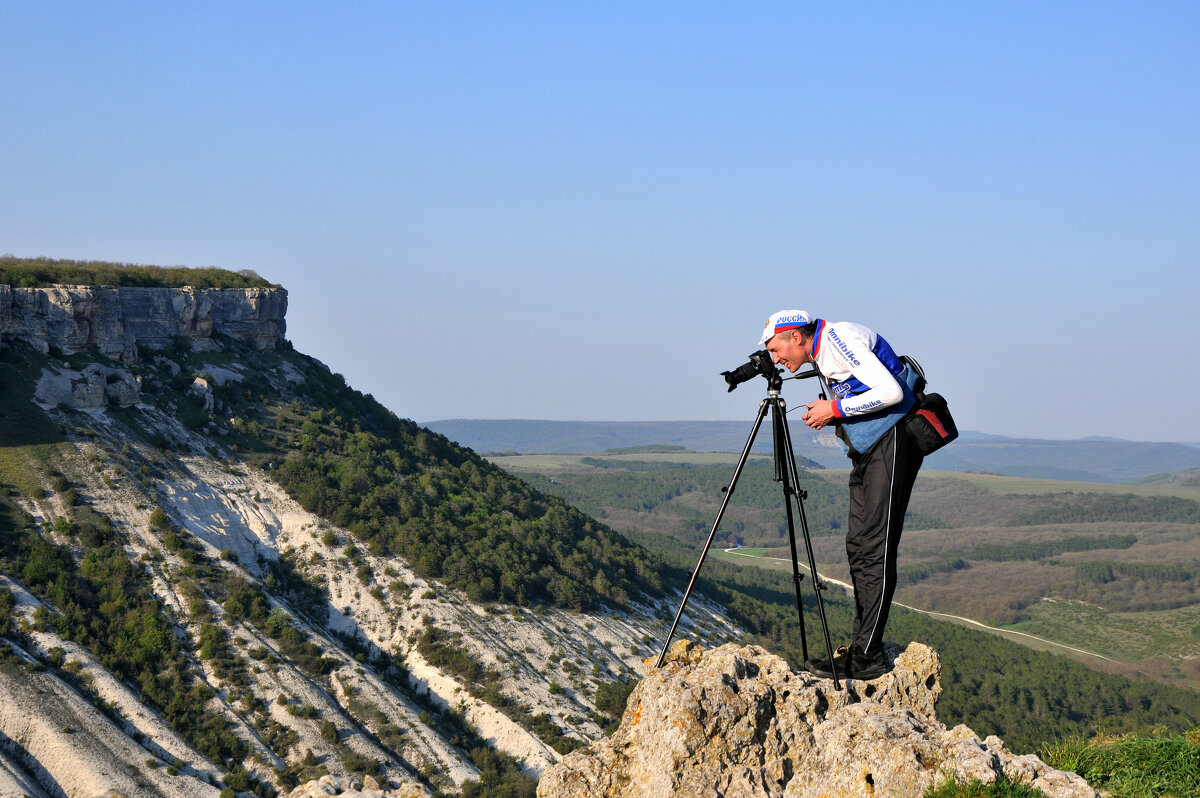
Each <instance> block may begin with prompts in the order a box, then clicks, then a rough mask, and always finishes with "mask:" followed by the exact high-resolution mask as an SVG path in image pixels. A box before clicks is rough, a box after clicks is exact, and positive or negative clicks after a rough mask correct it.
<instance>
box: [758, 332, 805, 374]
mask: <svg viewBox="0 0 1200 798" xmlns="http://www.w3.org/2000/svg"><path fill="white" fill-rule="evenodd" d="M767 351H768V352H770V353H771V360H773V361H774V362H775V364H776V365H779V366H783V367H784V368H785V369H787V370H788V371H790V372H792V373H793V374H795V373H796V369H798V368H800V367H801V366H802V365H804V364H805V363H809V362H811V361H812V357H811V354H810V353H809V351H808V342H807V341H805V340H804V336H803V335H801V334H800V331H799V330H787V331H786V332H781V333H779V335H776V336H775V337H774V338H772V339H771V340H770V341H767Z"/></svg>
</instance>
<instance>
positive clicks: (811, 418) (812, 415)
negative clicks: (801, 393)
mask: <svg viewBox="0 0 1200 798" xmlns="http://www.w3.org/2000/svg"><path fill="white" fill-rule="evenodd" d="M805 407H806V408H808V412H806V413H805V414H804V415H803V416H801V417H800V420H801V421H803V422H804V423H805V424H807V425H808V426H810V427H812V428H813V429H820V428H821V427H823V426H825V425H826V424H828V423H829V422H830V421H831V420H833V402H829V401H825V400H820V401H816V402H809V403H808V404H806V405H805Z"/></svg>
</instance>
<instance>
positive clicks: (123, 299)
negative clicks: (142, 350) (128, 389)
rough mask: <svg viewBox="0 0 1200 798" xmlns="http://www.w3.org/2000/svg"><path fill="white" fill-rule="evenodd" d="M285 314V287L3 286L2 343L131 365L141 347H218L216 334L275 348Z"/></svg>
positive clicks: (0, 294)
mask: <svg viewBox="0 0 1200 798" xmlns="http://www.w3.org/2000/svg"><path fill="white" fill-rule="evenodd" d="M286 313H287V291H286V290H284V289H282V288H135V287H121V288H117V287H114V286H91V285H55V286H49V287H45V288H14V287H13V286H8V285H0V344H4V343H8V342H10V341H24V342H25V343H28V344H29V345H30V346H32V347H34V348H35V349H37V350H38V351H40V352H43V353H45V352H49V351H50V349H51V348H54V349H58V350H60V351H62V352H65V353H68V354H69V353H74V352H82V351H84V350H87V349H94V350H98V351H100V352H101V353H102V354H104V355H107V356H108V357H111V358H117V359H121V360H124V361H126V362H133V361H136V360H137V347H138V346H148V347H151V348H153V349H162V348H164V347H165V346H167V345H168V344H169V343H170V342H171V340H172V339H174V338H175V337H177V336H185V337H187V338H191V339H193V341H194V342H195V344H196V345H197V347H198V348H213V347H214V346H215V344H214V341H213V335H214V333H215V334H218V335H226V336H228V337H230V338H233V339H236V340H239V341H245V342H248V343H250V344H251V345H252V346H253V347H254V348H256V349H259V350H272V349H274V348H275V347H276V345H277V344H278V343H279V341H281V340H282V339H283V335H284V332H285V330H286V325H285V322H284V316H285V315H286Z"/></svg>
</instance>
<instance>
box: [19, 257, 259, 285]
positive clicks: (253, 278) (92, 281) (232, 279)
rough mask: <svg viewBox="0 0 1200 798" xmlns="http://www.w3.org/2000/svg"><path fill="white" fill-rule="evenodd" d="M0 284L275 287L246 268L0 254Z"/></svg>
mask: <svg viewBox="0 0 1200 798" xmlns="http://www.w3.org/2000/svg"><path fill="white" fill-rule="evenodd" d="M0 285H11V286H13V287H14V288H44V287H46V286H51V285H94V286H100V285H105V286H128V287H138V288H182V287H184V286H188V287H192V288H278V287H279V286H278V285H275V284H273V283H270V282H268V281H267V280H264V279H263V278H262V277H260V276H259V275H258V274H256V273H255V272H254V271H252V270H250V269H244V270H242V271H240V272H231V271H227V270H225V269H218V268H216V267H210V268H187V267H183V266H176V267H168V266H143V265H139V264H134V263H110V262H107V261H96V260H61V259H55V258H18V257H15V256H13V255H3V256H0Z"/></svg>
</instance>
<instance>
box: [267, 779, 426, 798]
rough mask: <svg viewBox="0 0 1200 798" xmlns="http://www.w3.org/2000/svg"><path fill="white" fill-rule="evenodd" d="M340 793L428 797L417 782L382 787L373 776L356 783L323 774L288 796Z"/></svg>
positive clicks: (345, 796)
mask: <svg viewBox="0 0 1200 798" xmlns="http://www.w3.org/2000/svg"><path fill="white" fill-rule="evenodd" d="M327 795H338V796H341V798H426V796H428V795H429V793H428V791H426V790H425V789H423V788H422V787H419V786H417V785H415V784H406V785H402V786H400V787H392V788H388V787H382V786H380V784H379V782H377V781H376V780H375V779H374V778H372V777H371V776H366V777H365V778H363V780H362V783H361V784H356V783H355V782H353V781H351V780H350V779H348V778H346V777H344V776H341V777H339V776H322V777H321V778H320V779H317V780H316V781H310V782H308V783H307V784H301V785H300V786H299V787H297V788H296V789H294V790H292V791H291V792H290V793H288V798H325V796H327Z"/></svg>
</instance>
